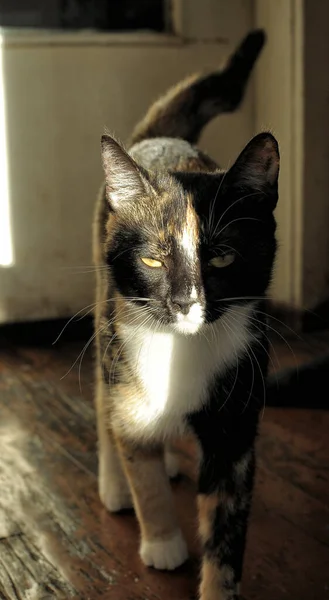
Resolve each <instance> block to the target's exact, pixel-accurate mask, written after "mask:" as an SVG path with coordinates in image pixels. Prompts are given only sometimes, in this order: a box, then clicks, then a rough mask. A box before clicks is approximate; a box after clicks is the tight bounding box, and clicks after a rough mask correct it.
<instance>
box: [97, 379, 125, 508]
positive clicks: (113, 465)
mask: <svg viewBox="0 0 329 600" xmlns="http://www.w3.org/2000/svg"><path fill="white" fill-rule="evenodd" d="M106 399H107V390H106V388H105V385H104V383H103V382H102V380H101V377H99V379H98V382H97V394H96V409H97V432H98V491H99V496H100V499H101V501H102V502H103V504H104V506H105V507H106V508H107V510H109V511H110V512H118V511H120V510H123V509H125V508H131V507H132V506H133V501H132V496H131V492H130V489H129V486H128V481H127V478H126V475H125V473H124V470H123V466H122V462H121V459H120V456H119V452H118V448H117V446H116V442H115V439H114V437H113V434H112V432H111V428H110V426H109V423H108V417H107V411H106V408H105V407H106Z"/></svg>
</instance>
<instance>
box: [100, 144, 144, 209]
mask: <svg viewBox="0 0 329 600" xmlns="http://www.w3.org/2000/svg"><path fill="white" fill-rule="evenodd" d="M101 148H102V161H103V169H104V172H105V181H106V194H107V199H108V201H109V204H110V207H111V208H112V210H113V211H114V212H116V211H118V210H120V209H121V208H122V209H124V208H125V207H126V206H127V204H128V203H131V202H132V201H133V200H135V199H137V198H140V197H141V196H143V195H145V193H146V188H147V181H146V178H145V176H144V175H143V173H142V171H141V169H140V168H139V166H138V165H137V164H136V163H135V161H134V160H133V159H132V158H131V157H130V156H129V154H127V152H126V151H125V150H124V149H123V148H122V147H121V146H120V144H118V142H117V141H116V140H114V139H113V138H112V137H111V136H109V135H106V134H105V135H103V136H102V139H101Z"/></svg>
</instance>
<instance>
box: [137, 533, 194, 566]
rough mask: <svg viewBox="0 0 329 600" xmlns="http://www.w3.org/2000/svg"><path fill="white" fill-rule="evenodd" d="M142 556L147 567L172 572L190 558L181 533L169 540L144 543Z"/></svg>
mask: <svg viewBox="0 0 329 600" xmlns="http://www.w3.org/2000/svg"><path fill="white" fill-rule="evenodd" d="M139 553H140V556H141V559H142V561H143V563H144V564H145V565H146V566H147V567H154V568H155V569H167V570H169V571H172V570H173V569H176V568H177V567H179V566H180V565H182V564H183V563H184V562H185V561H186V560H187V558H188V553H187V547H186V543H185V540H184V539H183V536H182V534H181V532H180V531H177V533H176V534H175V535H174V536H173V537H171V538H170V539H169V540H158V541H155V540H154V541H152V542H147V541H142V543H141V547H140V552H139Z"/></svg>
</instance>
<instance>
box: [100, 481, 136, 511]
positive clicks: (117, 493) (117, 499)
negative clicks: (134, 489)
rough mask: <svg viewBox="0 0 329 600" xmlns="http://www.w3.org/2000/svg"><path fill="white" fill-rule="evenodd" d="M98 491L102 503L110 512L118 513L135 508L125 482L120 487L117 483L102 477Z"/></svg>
mask: <svg viewBox="0 0 329 600" xmlns="http://www.w3.org/2000/svg"><path fill="white" fill-rule="evenodd" d="M98 491H99V496H100V499H101V501H102V502H103V504H104V506H105V508H107V510H109V511H110V512H118V511H119V510H123V509H125V508H132V506H133V501H132V497H131V493H130V490H129V488H128V485H127V484H126V482H125V481H123V482H122V485H118V483H117V482H113V481H109V480H108V478H104V477H100V478H99V480H98Z"/></svg>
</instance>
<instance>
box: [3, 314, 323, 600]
mask: <svg viewBox="0 0 329 600" xmlns="http://www.w3.org/2000/svg"><path fill="white" fill-rule="evenodd" d="M59 330H60V325H59V324H55V325H53V326H52V327H50V330H49V328H47V327H45V328H41V334H42V335H41V337H40V327H39V328H38V332H39V333H38V336H37V337H38V339H37V341H36V333H35V330H34V329H33V326H32V327H27V328H24V327H23V326H20V327H16V328H14V329H12V328H6V329H3V330H0V399H1V402H0V599H6V600H9V599H10V600H14V599H15V600H17V599H20V600H37V599H38V600H48V599H49V600H50V599H52V598H56V599H59V598H62V599H65V600H66V599H69V598H71V597H73V598H83V599H84V600H88V599H89V600H94V599H97V598H102V599H103V600H107V599H109V600H110V599H111V600H112V599H113V600H169V599H170V600H188V599H192V598H195V593H196V585H197V569H198V556H199V550H198V543H197V534H196V515H195V500H194V483H193V470H194V469H193V466H194V464H193V447H192V446H191V444H190V443H188V442H186V443H185V444H184V445H183V447H182V448H181V460H182V465H183V466H184V469H185V472H186V473H187V475H190V476H185V477H183V478H182V479H181V480H180V481H178V482H176V483H174V484H173V490H174V494H175V498H176V501H177V508H178V512H179V515H180V519H181V523H182V527H183V530H184V533H185V535H186V538H187V540H188V544H189V549H190V553H191V557H192V558H191V560H190V562H189V563H188V564H186V565H185V566H184V567H183V568H181V569H180V570H178V571H177V572H175V573H169V574H168V573H162V572H156V571H154V570H152V569H147V568H145V567H144V566H143V565H142V564H141V562H140V560H139V557H138V553H137V548H138V529H137V525H136V521H135V518H134V515H133V514H132V513H126V514H122V515H120V516H111V515H109V514H107V512H106V510H105V509H104V508H103V507H102V506H101V504H100V501H99V499H98V494H97V476H96V473H97V460H96V431H95V415H94V408H93V403H92V379H93V377H92V361H91V353H90V352H89V351H87V353H86V355H85V357H84V359H83V361H82V366H81V373H80V375H81V391H80V389H79V369H78V366H77V365H76V366H75V367H74V368H73V369H72V370H71V371H70V372H69V373H68V374H67V375H66V376H65V377H64V378H63V376H64V375H65V374H66V373H67V371H68V370H69V369H70V367H71V365H72V364H73V362H74V361H75V359H76V358H77V356H78V354H79V352H80V350H81V349H82V348H83V345H84V342H83V339H82V338H83V335H82V334H81V339H80V340H79V339H78V340H75V341H71V340H69V339H68V338H67V337H65V335H63V337H62V341H60V342H59V343H58V344H56V345H55V346H52V345H51V343H50V340H51V339H54V338H55V337H56V335H55V332H56V333H58V332H59ZM289 343H290V344H291V345H292V347H293V350H294V352H295V353H296V356H297V360H298V361H299V362H302V361H303V359H304V358H307V356H309V355H311V354H314V353H316V352H321V351H323V349H327V348H328V346H329V335H328V334H327V333H323V334H321V333H319V334H317V338H316V339H314V338H312V337H310V336H309V337H308V339H307V340H306V341H305V342H301V341H298V342H297V343H296V342H291V341H289ZM276 350H277V354H278V360H279V362H280V364H281V365H282V366H283V365H286V364H288V363H292V364H293V363H294V360H295V359H294V357H293V356H292V354H291V353H290V350H289V349H288V347H285V345H284V344H283V342H282V341H281V342H280V343H277V344H276ZM273 360H274V362H276V359H275V358H273ZM258 455H259V468H258V475H257V485H256V492H255V498H254V504H253V512H252V519H251V526H250V530H249V540H248V547H247V556H246V563H245V573H244V581H243V597H244V598H246V599H248V600H286V599H292V600H325V599H327V598H328V599H329V471H328V470H329V412H325V411H309V410H288V409H285V410H278V409H266V411H265V414H264V417H263V419H262V422H261V435H260V439H259V448H258Z"/></svg>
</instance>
